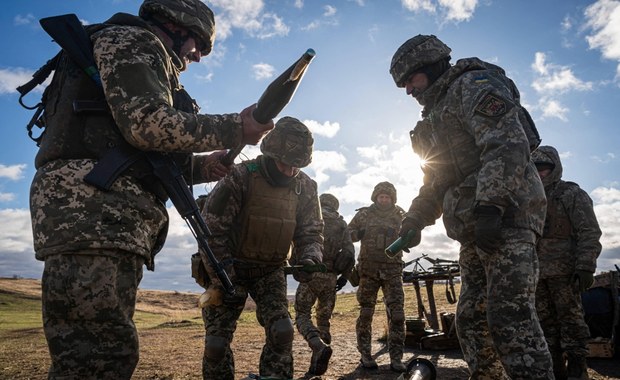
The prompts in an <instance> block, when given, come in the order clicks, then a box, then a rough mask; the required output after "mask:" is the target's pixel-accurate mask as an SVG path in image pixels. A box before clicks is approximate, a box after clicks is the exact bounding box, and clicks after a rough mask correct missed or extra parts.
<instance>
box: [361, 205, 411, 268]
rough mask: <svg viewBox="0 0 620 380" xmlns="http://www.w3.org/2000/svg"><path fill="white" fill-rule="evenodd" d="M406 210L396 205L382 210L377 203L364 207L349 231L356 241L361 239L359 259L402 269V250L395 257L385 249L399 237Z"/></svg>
mask: <svg viewBox="0 0 620 380" xmlns="http://www.w3.org/2000/svg"><path fill="white" fill-rule="evenodd" d="M404 213H405V211H404V210H403V209H402V208H400V207H399V206H396V205H394V206H393V207H391V208H389V209H387V210H381V209H379V207H377V205H376V204H372V205H371V206H369V207H362V208H360V209H359V210H358V212H357V213H356V214H355V216H353V219H351V222H349V231H350V233H351V238H352V240H353V241H354V242H356V241H360V242H361V247H360V253H359V256H358V261H359V262H360V265H361V266H362V267H363V266H364V263H372V265H377V264H385V265H388V266H395V267H397V268H398V270H402V263H403V262H402V252H400V253H399V254H398V255H396V256H395V257H394V258H390V257H388V256H387V255H386V254H385V249H386V248H387V247H388V246H389V245H390V244H392V243H393V242H394V240H396V239H398V231H399V229H400V223H401V222H402V220H403V214H404Z"/></svg>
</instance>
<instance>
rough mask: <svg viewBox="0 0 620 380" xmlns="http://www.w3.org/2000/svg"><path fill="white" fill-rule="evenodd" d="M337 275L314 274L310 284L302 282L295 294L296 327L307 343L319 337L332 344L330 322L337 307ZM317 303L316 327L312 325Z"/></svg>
mask: <svg viewBox="0 0 620 380" xmlns="http://www.w3.org/2000/svg"><path fill="white" fill-rule="evenodd" d="M336 277H337V276H336V274H335V273H320V272H317V273H314V274H313V275H312V279H311V280H310V281H309V282H302V283H300V284H299V285H298V286H297V291H296V292H295V325H296V326H297V331H299V333H300V334H301V336H303V337H304V339H305V340H306V341H308V340H309V339H310V338H313V337H315V336H319V337H320V338H321V339H322V340H323V342H325V343H326V344H330V342H331V332H330V330H329V328H330V322H329V320H330V319H331V317H332V313H333V311H334V306H336ZM315 303H316V326H315V325H314V324H313V323H312V307H313V306H314V305H315Z"/></svg>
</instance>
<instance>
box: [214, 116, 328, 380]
mask: <svg viewBox="0 0 620 380" xmlns="http://www.w3.org/2000/svg"><path fill="white" fill-rule="evenodd" d="M285 123H291V125H292V124H294V123H298V124H301V123H300V122H299V121H298V120H296V119H293V118H289V117H287V118H282V119H280V120H279V121H278V123H277V124H276V127H275V128H274V130H273V131H272V132H270V133H269V134H268V135H267V137H266V138H265V140H263V143H262V144H261V151H263V154H264V155H261V156H258V157H257V158H256V159H253V160H249V161H245V162H243V163H241V164H238V165H235V166H234V167H233V169H232V170H231V172H230V173H229V174H228V175H227V176H226V177H224V178H223V179H222V180H220V181H219V182H218V184H217V185H216V186H215V187H214V189H213V191H212V192H211V193H210V194H209V196H208V200H207V203H206V207H205V208H204V209H203V216H204V217H205V220H206V222H207V224H208V225H209V228H210V229H211V233H212V236H211V237H210V238H209V245H210V247H211V249H212V250H213V252H214V254H215V255H216V257H217V258H218V259H219V260H220V262H222V263H224V264H225V265H226V271H227V273H228V274H229V276H230V278H231V281H232V282H233V284H234V285H235V290H236V294H235V295H234V296H231V295H225V296H224V300H223V304H221V305H209V306H207V307H205V308H204V309H203V320H204V323H205V329H206V337H205V351H204V357H203V377H204V378H205V379H218V380H219V379H221V380H233V379H234V374H235V366H234V359H233V353H232V350H231V348H230V343H231V341H232V339H233V334H234V332H235V329H236V326H237V319H238V318H239V315H240V314H241V312H242V310H243V308H244V306H245V302H246V298H247V296H248V295H250V296H251V297H252V299H253V300H254V302H255V303H256V317H257V319H258V322H259V323H260V324H261V326H263V327H264V329H265V337H266V342H265V345H264V346H263V351H262V354H261V358H260V375H261V376H272V377H277V378H282V379H291V378H292V377H293V354H292V343H293V336H294V328H293V322H292V321H291V318H290V315H289V313H288V300H287V294H286V289H287V284H286V276H285V274H284V270H283V266H285V265H286V264H287V258H288V255H289V254H290V253H289V250H290V247H291V244H293V245H294V247H295V248H294V250H293V256H294V257H293V258H292V259H295V260H297V261H301V262H303V261H304V259H306V258H312V260H313V261H314V262H320V261H321V256H322V255H321V248H322V244H323V236H322V231H323V220H322V218H321V210H320V207H319V199H318V195H317V185H316V182H314V180H312V179H311V178H310V177H308V176H307V175H306V174H305V173H303V172H301V171H300V172H299V173H298V175H297V176H295V177H292V178H288V180H287V181H281V179H278V178H276V176H277V175H278V173H277V169H273V165H272V163H273V160H274V157H273V156H277V159H278V160H280V161H282V160H284V161H286V162H289V161H288V159H290V157H287V156H286V154H285V153H283V154H281V155H275V154H273V153H272V152H273V151H267V148H269V147H270V146H271V148H273V145H275V144H271V142H272V140H269V138H270V136H271V135H272V134H274V133H278V132H279V131H280V127H281V126H282V125H285ZM287 125H288V124H287ZM301 125H303V124H301ZM304 127H305V126H304ZM308 134H309V132H308ZM284 140H286V139H284ZM287 141H288V142H290V140H287ZM291 145H293V144H292V143H291ZM291 145H286V144H283V145H280V146H279V148H281V149H286V147H289V149H290V147H291ZM293 146H294V145H293ZM293 149H295V148H293ZM267 154H269V156H267ZM270 161H271V163H270ZM308 163H309V160H307V161H304V162H301V163H297V165H292V166H295V167H303V166H306V165H307V164H308ZM207 272H208V273H209V281H210V285H209V286H217V285H218V284H219V281H218V279H217V277H216V276H215V274H214V272H213V271H212V269H211V268H207Z"/></svg>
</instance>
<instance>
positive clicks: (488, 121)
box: [390, 35, 553, 379]
mask: <svg viewBox="0 0 620 380" xmlns="http://www.w3.org/2000/svg"><path fill="white" fill-rule="evenodd" d="M449 53H450V49H449V48H448V47H447V46H446V45H445V44H443V42H441V41H440V40H439V39H437V38H436V37H435V36H421V35H419V36H416V37H413V38H412V39H410V40H409V41H407V42H405V43H404V44H403V45H402V46H401V47H400V48H399V49H398V50H397V52H396V54H395V55H394V58H393V60H392V67H391V70H390V71H391V74H392V76H393V77H394V81H395V82H396V84H397V85H398V86H399V87H404V86H405V81H407V80H408V78H410V77H411V75H413V74H414V73H416V72H422V73H426V72H428V73H429V74H432V68H434V67H437V65H439V64H440V63H437V62H438V60H439V59H445V60H446V61H445V63H446V67H445V70H444V71H442V72H440V73H439V75H437V78H436V79H435V80H434V81H432V82H431V83H430V84H429V86H428V87H427V88H426V89H423V90H422V91H421V92H419V93H416V94H413V91H412V94H413V95H415V98H416V100H417V101H418V102H419V103H420V104H421V105H423V106H424V109H423V111H422V116H423V119H422V120H421V121H420V122H418V124H417V125H416V127H415V129H414V130H413V131H412V132H411V141H412V145H413V148H414V151H415V152H416V154H418V155H419V156H420V157H421V158H422V159H424V160H425V164H424V166H422V170H423V172H424V184H423V186H422V187H421V188H420V191H419V194H418V195H417V196H416V197H415V199H413V201H412V203H411V207H410V208H409V211H408V212H407V213H406V215H405V216H406V218H405V219H404V220H403V226H404V225H405V223H408V224H409V225H410V226H415V228H414V230H415V229H417V230H421V229H422V228H424V227H425V226H428V225H432V224H434V223H435V220H436V219H438V218H439V217H440V216H441V215H442V214H443V222H444V226H445V228H446V231H447V234H448V236H449V237H451V238H453V239H455V240H457V241H459V242H460V243H461V250H460V253H459V255H460V260H459V263H460V268H461V280H462V288H461V294H460V299H459V303H458V306H457V312H456V314H457V315H456V323H457V332H458V336H459V340H460V343H461V348H462V350H463V354H464V358H465V361H466V362H467V364H468V366H469V370H470V376H471V377H470V379H501V378H505V377H506V375H508V376H509V377H510V378H512V379H549V378H553V373H552V371H551V357H550V355H549V351H548V349H547V345H546V342H545V339H544V336H543V333H542V329H541V327H540V324H539V321H538V318H537V316H536V308H535V300H534V295H535V290H536V282H537V279H538V261H537V257H536V251H535V243H536V239H537V237H538V236H540V235H541V234H542V227H543V224H544V217H545V206H546V200H545V196H544V189H543V186H542V183H541V181H540V178H538V175H537V172H536V168H535V167H534V165H533V163H532V162H531V161H530V149H533V148H535V147H536V146H537V145H538V143H539V141H538V140H537V139H536V137H537V136H536V135H537V133H535V127H534V126H533V122H532V121H531V118H529V115H528V114H527V112H526V111H525V109H523V108H522V106H521V105H520V103H519V92H518V90H517V88H516V86H515V85H514V83H513V82H512V81H511V80H510V79H509V78H507V77H506V76H505V74H504V70H502V69H501V68H500V67H498V66H495V65H492V64H490V63H487V62H483V61H481V60H479V59H477V58H467V59H461V60H459V61H457V63H456V64H455V65H454V66H450V65H449V59H450V56H449ZM430 57H432V58H435V59H431V60H426V61H425V59H428V58H430ZM417 60H420V62H421V63H419V65H416V64H417ZM409 66H412V67H411V70H410V67H409ZM410 85H411V84H407V86H410ZM408 91H409V87H408ZM530 140H532V141H530ZM480 206H493V207H495V208H496V209H497V210H499V211H500V216H499V217H500V218H501V221H500V222H499V223H500V226H499V227H497V228H498V229H499V231H500V233H501V238H500V239H498V241H499V248H498V249H497V250H495V251H493V252H492V253H489V252H485V251H484V250H483V249H481V248H479V247H477V246H476V238H477V236H476V233H475V229H476V228H477V219H476V215H475V213H474V211H475V210H476V209H477V208H478V207H480ZM401 233H402V231H401Z"/></svg>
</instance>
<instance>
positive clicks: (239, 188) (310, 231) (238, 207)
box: [202, 156, 324, 283]
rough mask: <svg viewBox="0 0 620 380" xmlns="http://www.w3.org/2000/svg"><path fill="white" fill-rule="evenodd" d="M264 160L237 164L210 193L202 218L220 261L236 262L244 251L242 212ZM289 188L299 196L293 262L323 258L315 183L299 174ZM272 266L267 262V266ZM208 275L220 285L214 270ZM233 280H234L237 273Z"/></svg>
mask: <svg viewBox="0 0 620 380" xmlns="http://www.w3.org/2000/svg"><path fill="white" fill-rule="evenodd" d="M261 157H263V156H259V157H257V158H256V159H253V160H249V161H245V162H242V163H240V164H237V165H235V166H234V167H233V168H232V170H231V171H230V173H228V175H227V176H226V177H224V178H222V179H221V180H220V181H219V182H218V183H217V185H215V187H214V188H213V190H212V191H211V192H210V193H209V195H208V197H207V202H206V204H205V207H204V208H203V210H202V215H203V217H204V218H205V221H206V222H207V225H208V226H209V229H210V230H211V236H210V237H209V246H210V247H211V250H212V251H213V253H214V254H215V256H216V257H217V258H218V260H220V261H221V262H223V263H230V262H231V261H234V259H235V255H236V253H237V252H239V251H240V250H243V247H240V246H239V242H240V239H241V234H242V230H243V227H244V226H242V225H241V223H240V221H241V219H242V216H243V215H242V210H243V206H244V204H245V203H247V202H249V197H250V196H252V194H251V192H250V191H249V182H250V176H251V175H252V173H255V172H256V171H260V173H261V175H264V174H263V172H262V171H261V168H260V166H261V165H260V161H261ZM288 186H289V187H293V188H294V191H295V192H296V194H297V195H298V200H297V207H296V221H295V229H294V232H293V239H292V242H291V243H292V244H293V246H294V249H293V255H294V256H295V257H293V259H295V258H300V259H303V257H304V255H306V254H309V255H310V256H315V255H316V254H318V255H319V257H321V256H322V254H321V250H322V246H323V234H322V232H323V227H324V223H323V218H322V216H321V209H320V206H319V197H318V194H317V185H316V182H315V181H314V180H312V179H311V178H310V177H308V175H306V174H305V173H304V172H303V171H300V172H299V174H298V175H297V176H296V177H295V178H293V180H292V181H291V183H290V184H289V185H288ZM279 233H280V231H273V235H271V236H264V239H266V240H267V241H268V240H269V239H270V238H273V236H274V235H275V234H279ZM257 245H259V244H258V243H257ZM241 264H243V263H238V262H235V264H234V266H237V265H241ZM256 264H257V265H260V264H261V263H256ZM270 264H271V263H265V265H270ZM207 272H208V273H209V277H210V279H211V281H213V282H214V283H218V280H217V278H216V277H215V275H214V272H213V271H212V269H211V268H207ZM229 272H232V271H231V270H229ZM229 274H232V273H229ZM231 277H232V278H233V279H234V274H233V275H231Z"/></svg>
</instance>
